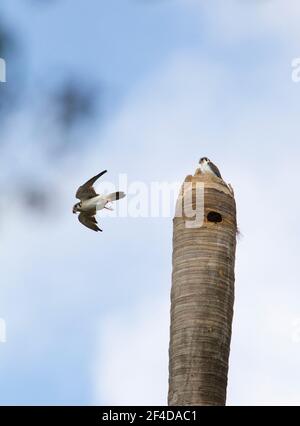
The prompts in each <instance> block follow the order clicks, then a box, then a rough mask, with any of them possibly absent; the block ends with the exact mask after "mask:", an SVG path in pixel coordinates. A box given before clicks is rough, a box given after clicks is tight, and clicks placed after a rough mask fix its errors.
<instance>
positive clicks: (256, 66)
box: [0, 0, 300, 405]
mask: <svg viewBox="0 0 300 426" xmlns="http://www.w3.org/2000/svg"><path fill="white" fill-rule="evenodd" d="M50 3H51V2H50ZM75 3H76V5H75ZM28 4H30V2H28V3H27V2H22V1H21V0H9V1H8V0H6V1H4V0H3V2H2V6H1V11H2V13H3V15H4V17H6V20H7V22H10V24H12V25H14V27H15V28H16V29H17V30H18V32H19V36H20V37H21V39H22V51H23V53H24V56H25V55H26V70H25V72H26V76H27V81H28V83H29V84H28V86H26V98H25V99H26V102H25V103H24V105H23V108H22V109H21V110H19V111H18V112H17V113H15V114H14V115H13V116H12V117H11V118H10V126H9V127H8V129H7V132H6V140H7V142H8V143H9V147H8V148H7V149H6V152H5V154H6V156H7V157H6V158H7V161H6V162H5V165H3V171H4V175H5V176H7V177H9V174H10V173H11V172H12V170H15V171H16V173H21V171H22V176H24V174H25V175H26V174H28V175H30V176H32V175H33V176H35V177H36V178H38V179H44V180H45V181H47V182H49V183H51V186H52V187H54V188H57V190H58V191H57V192H58V194H59V195H58V207H57V212H56V214H55V215H53V214H52V215H49V216H47V217H45V218H40V217H39V216H36V215H32V214H31V213H30V212H28V211H26V210H21V209H20V208H19V204H18V200H17V199H16V200H11V199H10V201H9V202H10V203H11V207H12V208H11V209H10V215H7V216H6V217H5V218H4V219H5V222H4V224H5V225H4V224H3V225H2V230H1V232H2V244H1V246H0V251H1V258H2V262H3V266H2V267H1V270H2V280H1V286H0V317H1V318H3V319H5V321H6V324H7V342H6V343H3V344H2V343H0V377H1V380H0V403H1V404H116V405H117V404H146V405H147V404H164V403H165V402H166V395H167V378H168V372H167V369H168V357H167V355H168V354H167V350H168V329H169V292H170V285H171V255H172V241H171V239H172V220H171V218H109V217H105V218H103V219H102V220H101V224H102V225H103V228H104V232H103V234H101V235H98V234H96V233H92V232H89V231H88V230H85V229H84V228H82V227H81V226H80V225H79V224H78V223H77V221H76V220H75V218H74V217H73V215H72V214H71V208H72V205H73V201H74V192H75V190H76V187H77V186H78V185H79V184H80V183H82V181H83V180H84V179H86V178H88V177H90V176H91V175H93V174H94V173H97V172H98V171H100V170H102V169H103V168H107V169H108V170H109V176H108V178H109V179H110V180H111V181H112V182H115V183H117V182H118V175H119V173H126V174H127V175H128V179H129V182H134V181H142V182H145V183H146V184H147V183H150V182H152V181H168V182H181V181H182V180H183V179H184V177H185V176H186V175H187V174H190V173H193V172H194V170H195V168H196V164H197V161H198V159H199V158H200V157H201V156H202V155H205V156H208V157H210V158H211V159H213V160H214V161H215V162H216V163H217V164H218V166H219V167H220V169H221V171H222V174H223V175H224V176H225V179H226V180H227V181H228V182H230V183H231V184H232V185H233V187H234V188H235V193H236V199H237V205H238V218H239V226H240V228H241V232H242V234H243V237H242V238H241V240H240V241H239V243H238V248H237V264H236V302H235V317H234V327H233V338H232V350H231V358H230V372H229V387H228V403H229V404H231V405H234V404H246V405H247V404H264V403H271V404H278V403H283V404H299V401H300V388H299V378H298V377H297V371H298V359H299V355H300V343H299V342H300V338H298V337H299V336H298V335H299V333H298V331H299V325H300V321H299V318H300V308H299V304H298V303H297V300H299V278H300V276H299V271H298V268H297V248H298V242H299V227H298V222H297V217H298V214H299V208H300V205H299V201H298V199H297V197H296V194H297V190H298V187H297V182H298V181H299V177H300V176H299V173H300V172H299V168H298V158H299V143H298V135H299V131H300V126H299V110H300V84H296V83H294V82H293V81H292V79H291V74H292V69H291V61H292V59H293V58H295V57H298V56H300V46H299V42H298V40H299V35H300V34H299V25H298V22H299V17H300V7H299V5H298V4H297V2H296V1H293V0H290V1H287V2H284V3H283V2H281V1H279V0H278V1H277V0H274V1H272V2H259V1H254V2H242V1H238V0H236V1H234V0H229V1H228V3H226V7H225V6H224V2H222V1H221V0H214V1H212V2H209V3H208V2H207V3H206V4H204V3H203V2H199V1H196V0H174V1H172V0H169V1H168V0H165V1H153V2H152V1H150V0H149V1H139V0H131V1H129V0H126V1H125V0H113V1H96V0H93V1H90V2H89V3H88V7H87V5H86V4H87V2H85V1H83V0H78V1H76V2H74V1H71V0H65V1H64V0H61V1H58V0H57V1H54V2H52V4H49V5H45V6H44V7H41V6H39V7H36V6H35V7H34V6H30V5H28ZM70 70H72V71H73V72H74V70H75V71H76V73H78V75H80V76H82V78H83V79H86V80H91V81H94V80H96V81H97V80H99V82H100V83H102V84H104V87H105V91H106V92H105V93H106V94H105V102H106V103H105V105H104V108H106V115H105V120H104V121H103V120H102V119H101V117H99V120H98V119H97V118H98V117H96V118H95V120H94V121H93V122H91V123H90V129H89V132H88V133H87V136H86V138H87V140H86V144H87V147H86V148H85V149H84V150H83V151H82V152H81V153H80V155H79V154H78V153H77V152H71V153H69V154H68V156H67V157H66V158H64V159H63V160H62V162H61V164H60V165H59V166H57V167H53V165H52V164H51V163H49V162H48V161H46V160H45V159H44V157H43V155H42V151H43V141H41V143H40V145H37V144H35V143H34V138H36V137H37V133H36V128H37V127H38V122H37V119H36V116H35V115H34V111H33V107H32V105H33V104H34V102H36V99H35V96H36V93H38V92H37V87H51V85H52V82H55V81H58V80H60V78H61V77H62V76H64V75H66V74H67V73H68V72H69V71H70ZM7 79H8V83H7V84H9V64H8V76H7ZM24 96H25V95H24ZM39 135H40V134H39ZM39 137H40V136H39ZM47 137H48V135H47ZM45 138H46V135H45ZM132 196H133V194H128V197H129V198H130V197H132ZM2 202H6V199H4V200H3V201H2ZM291 205H292V210H293V214H291ZM287 218H288V220H287ZM4 219H3V220H4ZM250 262H251V263H250ZM250 264H251V267H250ZM145 365H146V366H147V368H145Z"/></svg>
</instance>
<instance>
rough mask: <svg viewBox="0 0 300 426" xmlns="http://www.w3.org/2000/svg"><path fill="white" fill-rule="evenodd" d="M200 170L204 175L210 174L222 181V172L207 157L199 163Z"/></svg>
mask: <svg viewBox="0 0 300 426" xmlns="http://www.w3.org/2000/svg"><path fill="white" fill-rule="evenodd" d="M199 169H200V171H201V172H202V173H204V174H205V173H210V174H212V175H214V176H217V177H218V178H219V179H222V176H221V173H220V170H219V169H218V167H217V166H216V165H215V164H214V163H212V162H211V161H210V160H209V159H208V158H207V157H203V158H201V159H200V161H199Z"/></svg>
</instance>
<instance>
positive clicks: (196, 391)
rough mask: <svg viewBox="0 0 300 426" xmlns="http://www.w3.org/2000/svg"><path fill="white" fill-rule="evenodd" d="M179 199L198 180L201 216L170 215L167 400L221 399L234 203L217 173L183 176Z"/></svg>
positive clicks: (211, 402) (231, 298)
mask: <svg viewBox="0 0 300 426" xmlns="http://www.w3.org/2000/svg"><path fill="white" fill-rule="evenodd" d="M187 182H190V187H189V188H185V186H186V185H184V186H183V190H182V192H181V194H180V196H179V199H178V201H179V205H182V203H183V201H186V200H187V199H188V198H189V197H190V196H191V191H192V195H193V197H192V198H190V200H191V202H192V205H193V207H194V208H195V194H196V185H197V183H198V184H199V183H200V185H201V184H202V185H204V210H203V213H204V222H203V225H202V226H200V227H197V228H190V227H187V226H186V225H187V224H188V221H187V218H186V217H185V216H183V217H175V218H174V231H173V274H172V291H171V330H170V332H171V335H170V349H169V398H168V402H169V405H225V403H226V388H227V374H228V358H229V350H230V341H231V325H232V316H233V301H234V263H235V247H236V231H237V227H236V207H235V200H234V195H233V191H232V189H231V187H230V188H228V186H227V185H226V184H225V183H224V182H223V181H222V180H221V179H218V178H215V177H214V176H209V175H202V174H200V172H198V173H197V174H196V175H195V176H193V177H192V176H188V177H187V178H186V180H185V184H186V183H187Z"/></svg>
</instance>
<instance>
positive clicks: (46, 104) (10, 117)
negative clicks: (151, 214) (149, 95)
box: [0, 0, 99, 213]
mask: <svg viewBox="0 0 300 426" xmlns="http://www.w3.org/2000/svg"><path fill="white" fill-rule="evenodd" d="M57 1H61V0H24V4H25V6H26V5H27V7H28V8H31V7H36V6H38V5H48V7H51V5H52V4H54V3H56V2H57ZM24 43H25V42H24V40H23V39H21V37H20V36H19V33H18V29H17V28H16V27H14V25H13V22H10V21H9V20H7V21H5V24H4V20H3V19H2V20H0V58H3V59H4V60H5V61H6V64H7V65H6V67H7V70H6V79H7V82H6V83H0V147H1V148H2V149H3V152H2V155H1V156H0V167H1V161H3V162H4V161H6V160H5V157H6V156H7V157H12V150H13V149H14V148H11V146H10V144H8V143H5V141H6V140H9V139H10V138H9V137H8V136H9V132H10V131H11V130H12V129H13V126H14V114H15V113H16V112H17V111H18V112H19V111H20V112H21V113H22V112H25V116H26V115H28V116H29V117H30V118H29V119H30V120H33V122H34V126H33V127H34V134H33V135H32V140H31V143H33V144H34V145H35V146H36V150H37V154H38V155H37V157H38V158H42V159H43V162H45V164H47V167H45V173H47V172H46V170H50V169H51V168H52V170H53V169H54V174H55V167H59V162H58V161H53V155H55V156H56V159H57V160H58V159H60V158H62V157H63V156H65V155H67V154H68V150H66V149H63V148H67V147H69V146H72V148H74V149H73V152H72V155H74V151H76V149H77V148H79V145H78V144H77V145H76V144H72V145H71V144H70V142H71V141H74V139H76V134H77V133H80V132H79V130H80V126H82V125H84V124H86V123H89V119H92V118H93V117H94V114H95V111H96V107H97V104H98V102H97V101H98V98H99V90H97V87H96V85H95V84H94V83H93V82H90V78H89V76H88V75H84V76H82V75H76V74H77V73H76V71H75V70H72V69H71V70H69V74H68V73H66V74H65V75H63V76H61V78H60V79H58V80H57V81H56V82H55V85H54V87H52V88H51V90H49V88H46V87H45V86H44V85H42V86H40V87H35V89H34V92H31V89H30V88H29V87H28V86H27V83H28V80H27V74H26V45H24ZM70 74H71V75H70ZM74 75H76V78H75V77H74ZM32 77H33V79H34V76H31V80H32ZM23 94H24V96H23ZM40 100H42V103H41V102H40ZM36 104H38V105H39V107H38V109H37V110H35V109H34V108H33V107H32V106H33V105H36ZM29 108H30V110H29ZM43 108H44V109H45V110H46V114H45V119H44V116H43V112H44V111H41V109H43ZM45 121H46V123H45ZM5 124H7V126H5ZM11 126H12V127H11ZM44 126H46V127H47V131H46V132H45V131H44V130H45V129H44ZM86 127H87V126H86ZM85 131H87V129H85ZM35 141H36V143H35ZM77 142H78V141H77ZM24 143H26V142H24ZM84 143H85V141H84ZM49 147H50V149H49ZM57 148H59V149H57ZM79 151H80V150H78V152H79ZM24 167H26V166H23V170H22V173H23V176H22V177H21V175H20V174H18V173H15V170H14V171H12V176H8V177H7V180H8V184H9V185H7V184H4V185H3V187H4V188H6V190H7V195H8V196H9V197H14V198H17V199H18V200H20V201H21V202H22V203H23V206H24V207H25V208H29V209H33V210H35V211H37V212H42V213H44V212H45V211H49V209H48V207H49V205H50V204H51V199H52V197H51V195H50V191H48V188H47V187H46V186H45V184H44V185H43V184H42V183H40V182H37V183H35V180H34V179H33V180H30V179H29V178H28V179H26V177H25V179H24V173H25V175H26V170H24ZM42 172H43V171H42ZM27 174H28V176H30V175H31V170H28V172H27ZM24 181H25V182H27V183H26V184H24ZM37 181H39V179H37ZM1 186H2V185H1ZM52 192H56V191H52ZM50 210H51V209H50Z"/></svg>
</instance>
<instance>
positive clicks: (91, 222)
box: [78, 209, 102, 232]
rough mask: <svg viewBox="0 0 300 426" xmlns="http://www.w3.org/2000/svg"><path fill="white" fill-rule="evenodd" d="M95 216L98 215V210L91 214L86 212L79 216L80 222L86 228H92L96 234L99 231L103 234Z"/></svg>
mask: <svg viewBox="0 0 300 426" xmlns="http://www.w3.org/2000/svg"><path fill="white" fill-rule="evenodd" d="M95 214H96V209H95V210H94V211H91V212H84V213H83V212H81V213H80V215H79V216H78V220H79V222H80V223H82V225H84V226H86V227H87V228H90V229H92V230H93V231H96V232H98V231H100V232H102V229H100V228H99V227H98V226H97V223H98V222H97V220H96V218H95V216H94V215H95Z"/></svg>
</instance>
